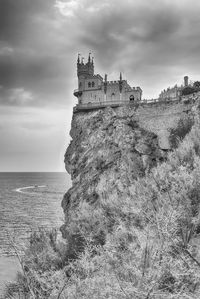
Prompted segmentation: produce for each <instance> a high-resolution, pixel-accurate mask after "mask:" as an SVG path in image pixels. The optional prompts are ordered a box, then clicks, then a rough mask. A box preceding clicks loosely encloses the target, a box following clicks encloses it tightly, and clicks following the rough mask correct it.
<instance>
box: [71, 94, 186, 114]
mask: <svg viewBox="0 0 200 299" xmlns="http://www.w3.org/2000/svg"><path fill="white" fill-rule="evenodd" d="M189 100H191V99H189ZM180 101H182V102H184V98H182V97H177V98H172V99H170V98H167V99H162V100H159V99H152V100H140V101H130V100H126V101H124V100H122V101H120V100H115V101H102V102H98V103H91V102H89V103H87V104H77V105H76V106H75V107H74V108H73V110H74V112H78V111H83V110H95V109H98V108H105V107H118V106H133V107H134V106H135V107H138V106H139V105H145V106H146V105H148V106H149V105H158V104H164V103H166V104H167V103H179V102H180Z"/></svg>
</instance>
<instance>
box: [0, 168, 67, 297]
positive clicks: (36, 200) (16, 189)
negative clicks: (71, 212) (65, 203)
mask: <svg viewBox="0 0 200 299" xmlns="http://www.w3.org/2000/svg"><path fill="white" fill-rule="evenodd" d="M70 187H71V180H70V177H69V175H68V174H67V173H64V172H53V173H43V172H42V173H41V172H40V173H36V172H34V173H30V172H28V173H22V172H20V173H17V172H12V173H8V172H6V173H0V295H2V294H3V289H4V288H5V285H6V284H8V283H9V282H12V281H13V280H14V278H15V276H16V273H17V272H18V271H20V265H19V263H18V260H17V258H16V256H15V253H14V252H15V250H14V248H15V247H16V248H17V249H18V250H19V251H20V250H23V248H25V246H26V244H27V242H28V239H29V236H30V233H31V232H32V231H33V230H37V229H38V228H39V227H43V228H46V229H50V228H58V229H59V227H60V226H61V225H62V224H63V222H64V214H63V211H62V208H61V201H62V198H63V195H64V193H65V192H66V191H67V190H68V189H69V188H70ZM13 245H14V246H13Z"/></svg>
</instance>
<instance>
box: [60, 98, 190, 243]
mask: <svg viewBox="0 0 200 299" xmlns="http://www.w3.org/2000/svg"><path fill="white" fill-rule="evenodd" d="M190 109H191V107H189V106H186V105H184V104H177V103H176V104H159V105H152V106H151V105H150V106H147V107H139V108H136V107H133V106H132V107H131V106H126V107H119V108H106V109H99V110H94V111H89V112H78V113H75V114H74V115H73V119H72V126H71V132H70V135H71V137H72V141H71V143H70V145H69V147H68V149H67V151H66V154H65V166H66V170H67V172H68V173H69V174H70V175H71V178H72V187H71V189H69V190H68V192H67V193H66V194H65V195H64V198H63V201H62V207H63V210H64V213H65V224H64V225H63V226H62V228H61V231H62V234H63V236H64V237H65V238H69V236H70V235H73V234H74V235H76V234H78V231H77V230H76V228H75V227H73V228H72V226H73V221H74V217H75V215H76V211H77V214H78V213H79V211H80V209H81V205H82V204H83V203H84V202H86V203H87V204H89V205H93V206H95V204H100V203H102V202H103V201H104V199H105V196H106V198H109V200H111V201H115V200H117V198H119V197H122V198H124V199H126V198H127V197H130V196H132V194H131V188H132V186H133V183H134V181H135V180H136V179H137V178H138V177H141V176H144V175H145V173H146V172H148V171H150V169H151V168H152V167H153V166H155V165H156V164H157V163H158V162H161V161H164V160H165V158H166V153H167V150H169V149H170V146H169V141H168V137H169V132H170V128H173V127H176V125H177V123H178V121H179V120H180V119H181V118H182V117H184V116H185V115H187V113H188V111H190ZM89 217H90V216H89Z"/></svg>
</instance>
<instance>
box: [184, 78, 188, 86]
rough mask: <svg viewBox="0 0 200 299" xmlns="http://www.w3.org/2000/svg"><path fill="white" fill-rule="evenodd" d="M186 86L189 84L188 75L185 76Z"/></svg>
mask: <svg viewBox="0 0 200 299" xmlns="http://www.w3.org/2000/svg"><path fill="white" fill-rule="evenodd" d="M184 86H185V87H186V86H188V76H185V77H184Z"/></svg>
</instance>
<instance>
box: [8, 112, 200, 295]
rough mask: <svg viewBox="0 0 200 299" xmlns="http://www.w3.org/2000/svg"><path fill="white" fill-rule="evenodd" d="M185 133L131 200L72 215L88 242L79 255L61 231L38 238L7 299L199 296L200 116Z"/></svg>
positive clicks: (136, 185)
mask: <svg viewBox="0 0 200 299" xmlns="http://www.w3.org/2000/svg"><path fill="white" fill-rule="evenodd" d="M184 130H185V129H184ZM186 131H187V133H188V134H187V135H186V134H185V133H184V134H182V132H181V133H179V135H181V136H183V135H185V138H184V139H183V140H181V141H180V142H179V144H178V145H177V147H176V149H175V150H174V151H173V152H171V153H169V155H168V158H167V161H165V162H163V163H162V164H159V165H158V166H157V167H155V168H153V169H152V170H151V172H150V173H148V174H146V176H145V177H140V178H138V179H137V180H135V181H134V182H133V185H132V186H131V187H132V189H131V190H132V191H131V192H132V193H131V194H132V195H131V196H127V198H125V199H124V198H118V202H112V200H111V199H109V198H107V196H106V193H105V197H104V198H102V199H98V201H97V203H96V204H95V205H90V204H89V203H86V202H85V203H83V204H82V206H81V208H80V210H79V211H76V212H74V218H73V219H74V220H73V221H72V223H71V224H70V227H69V228H68V229H69V233H70V232H73V234H72V235H74V234H75V233H76V235H77V236H81V238H82V240H84V250H80V251H78V252H77V255H76V257H75V256H74V257H73V258H72V255H71V254H70V252H71V251H70V250H71V249H70V248H71V247H70V244H69V245H68V246H67V245H63V244H62V243H58V241H56V239H57V238H56V233H55V232H50V233H48V232H44V231H40V232H38V233H35V234H33V235H32V237H31V239H30V246H29V248H28V249H27V252H26V254H25V256H24V257H23V259H22V263H21V264H22V268H23V272H22V274H18V277H17V281H16V283H14V284H11V285H10V286H8V287H7V290H6V291H5V296H4V298H22V299H25V298H26V299H29V298H37V299H40V298H43V299H45V298H60V299H61V298H62V299H64V298H68V299H106V298H111V299H112V298H113V299H133V298H134V299H170V298H173V299H178V298H179V299H180V298H181V299H186V298H187V299H188V298H190V299H197V298H200V251H199V246H200V243H199V242H200V241H199V240H200V239H199V238H200V237H199V234H200V118H199V115H196V116H195V121H194V125H193V126H192V128H191V127H190V130H186ZM71 246H72V245H71ZM19 294H20V295H19Z"/></svg>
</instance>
